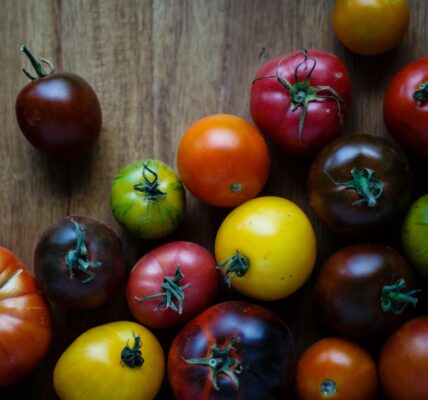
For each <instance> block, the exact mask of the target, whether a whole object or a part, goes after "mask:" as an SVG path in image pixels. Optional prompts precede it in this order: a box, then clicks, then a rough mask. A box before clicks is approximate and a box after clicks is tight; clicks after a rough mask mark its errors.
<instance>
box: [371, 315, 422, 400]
mask: <svg viewBox="0 0 428 400" xmlns="http://www.w3.org/2000/svg"><path fill="white" fill-rule="evenodd" d="M427 368H428V317H426V316H423V317H418V318H415V319H412V320H411V321H408V322H406V323H405V324H404V325H402V326H401V327H400V328H398V329H397V330H396V331H395V332H394V334H393V335H392V336H391V337H390V338H389V339H388V341H387V342H386V343H385V345H384V346H383V348H382V352H381V354H380V357H379V375H380V380H381V384H382V387H383V389H384V391H385V393H386V395H387V396H388V397H387V398H388V399H389V400H403V399H406V400H425V399H427V398H428V372H427V371H428V369H427Z"/></svg>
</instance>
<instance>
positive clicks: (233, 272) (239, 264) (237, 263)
mask: <svg viewBox="0 0 428 400" xmlns="http://www.w3.org/2000/svg"><path fill="white" fill-rule="evenodd" d="M249 264H250V262H249V260H248V258H247V257H245V256H244V255H242V254H241V253H240V252H239V250H236V253H235V254H234V255H233V256H230V257H228V258H226V260H224V261H223V262H221V263H220V264H218V265H217V266H216V269H223V268H224V267H226V271H225V274H224V279H225V281H226V283H227V286H228V287H230V286H231V281H232V279H233V278H234V277H235V276H238V277H242V276H244V275H245V274H246V272H247V271H248V267H249Z"/></svg>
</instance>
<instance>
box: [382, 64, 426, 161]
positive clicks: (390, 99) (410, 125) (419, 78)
mask: <svg viewBox="0 0 428 400" xmlns="http://www.w3.org/2000/svg"><path fill="white" fill-rule="evenodd" d="M425 82H428V57H423V58H420V59H418V60H416V61H413V62H412V63H410V64H408V65H406V66H405V67H404V68H402V69H401V70H399V71H398V72H397V73H396V74H395V75H394V77H393V78H392V80H391V82H390V83H389V85H388V87H387V89H386V91H385V95H384V100H383V117H384V121H385V125H386V128H387V129H388V132H389V133H390V134H391V135H392V136H393V137H394V139H396V140H397V141H398V142H399V143H400V145H402V146H403V147H404V148H405V149H407V150H411V151H413V152H415V153H417V154H420V155H423V156H428V107H427V105H426V100H428V97H427V95H426V94H425V95H423V97H424V98H425V101H420V100H417V99H415V98H414V97H413V96H414V94H415V92H417V91H420V86H421V85H424V84H425ZM421 93H423V91H422V92H421Z"/></svg>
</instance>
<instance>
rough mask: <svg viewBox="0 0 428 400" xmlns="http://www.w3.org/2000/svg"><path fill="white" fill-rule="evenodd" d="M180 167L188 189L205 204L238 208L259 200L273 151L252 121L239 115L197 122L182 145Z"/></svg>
mask: <svg viewBox="0 0 428 400" xmlns="http://www.w3.org/2000/svg"><path fill="white" fill-rule="evenodd" d="M177 165H178V171H179V174H180V178H181V179H182V180H183V183H184V185H185V186H186V188H187V189H188V190H189V191H190V192H191V193H192V194H193V195H195V196H196V197H197V198H198V199H200V200H202V201H203V202H205V203H207V204H210V205H213V206H219V207H235V206H237V205H239V204H241V203H243V202H245V201H247V200H250V199H252V198H253V197H255V196H256V195H257V194H258V193H259V192H260V191H261V190H262V189H263V186H264V184H265V182H266V179H267V177H268V173H269V149H268V147H267V144H266V142H265V140H264V139H263V136H262V135H261V134H260V133H259V132H258V131H257V129H256V128H254V127H253V125H251V124H250V123H249V122H247V121H245V120H244V119H242V118H240V117H237V116H235V115H228V114H219V115H210V116H208V117H205V118H202V119H200V120H199V121H196V122H195V123H194V124H193V125H192V126H191V127H190V128H189V129H188V130H187V132H186V133H185V134H184V136H183V137H182V139H181V141H180V144H179V146H178V153H177Z"/></svg>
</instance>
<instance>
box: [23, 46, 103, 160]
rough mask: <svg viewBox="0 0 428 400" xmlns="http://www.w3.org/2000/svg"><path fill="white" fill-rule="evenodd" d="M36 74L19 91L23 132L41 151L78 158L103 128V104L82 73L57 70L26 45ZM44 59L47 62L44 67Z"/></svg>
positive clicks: (69, 158) (87, 149)
mask: <svg viewBox="0 0 428 400" xmlns="http://www.w3.org/2000/svg"><path fill="white" fill-rule="evenodd" d="M21 51H23V52H24V53H25V54H26V55H27V56H28V57H29V59H30V61H31V63H32V65H33V67H34V69H35V71H36V73H37V77H33V76H31V75H30V74H29V73H28V72H27V71H26V70H24V72H25V74H26V75H27V76H28V77H29V78H30V79H31V80H32V82H30V83H29V84H27V85H26V86H25V87H24V88H23V89H22V90H21V91H20V92H19V94H18V97H17V99H16V118H17V120H18V125H19V127H20V128H21V131H22V133H23V134H24V136H25V137H26V138H27V140H28V141H29V142H30V143H31V144H32V145H33V146H34V147H35V148H36V149H37V150H39V151H41V152H42V153H45V154H47V155H49V156H51V157H54V158H62V159H67V160H71V159H76V158H80V157H82V156H83V155H84V154H86V153H87V152H88V151H89V150H90V149H91V148H92V146H93V145H94V143H95V142H96V140H97V138H98V135H99V133H100V130H101V120H102V116H101V107H100V103H99V102H98V98H97V95H96V94H95V92H94V90H93V89H92V88H91V86H90V85H89V84H88V83H87V82H86V81H85V80H83V79H82V78H81V77H80V76H78V75H76V74H72V73H68V72H54V70H53V67H52V65H51V64H50V62H48V61H46V60H44V59H41V61H38V60H37V59H35V58H34V56H33V55H32V54H31V53H30V51H29V50H28V49H27V48H26V47H25V46H22V47H21ZM42 62H43V63H45V64H48V65H49V67H50V71H48V72H47V71H45V69H44V68H43V66H42Z"/></svg>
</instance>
